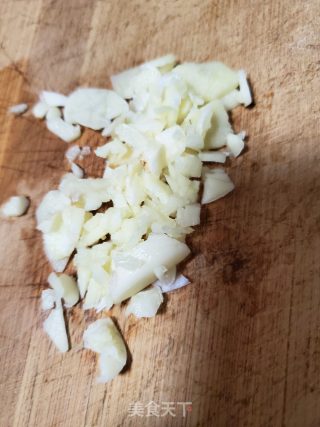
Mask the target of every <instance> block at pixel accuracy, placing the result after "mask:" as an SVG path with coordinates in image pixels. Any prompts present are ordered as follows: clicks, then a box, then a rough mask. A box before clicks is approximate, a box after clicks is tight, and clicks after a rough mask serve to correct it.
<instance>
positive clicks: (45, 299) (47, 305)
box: [41, 289, 57, 310]
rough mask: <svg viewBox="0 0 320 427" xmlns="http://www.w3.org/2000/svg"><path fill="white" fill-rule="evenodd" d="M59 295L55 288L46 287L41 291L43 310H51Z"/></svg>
mask: <svg viewBox="0 0 320 427" xmlns="http://www.w3.org/2000/svg"><path fill="white" fill-rule="evenodd" d="M56 299H57V296H56V293H55V291H54V290H53V289H45V290H43V291H42V292H41V307H42V310H51V308H53V307H54V304H55V302H56Z"/></svg>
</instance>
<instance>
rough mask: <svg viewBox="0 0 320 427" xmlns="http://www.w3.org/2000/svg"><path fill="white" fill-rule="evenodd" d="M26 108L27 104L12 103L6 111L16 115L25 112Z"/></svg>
mask: <svg viewBox="0 0 320 427" xmlns="http://www.w3.org/2000/svg"><path fill="white" fill-rule="evenodd" d="M27 109H28V104H17V105H12V106H11V107H10V108H9V110H8V111H9V113H11V114H15V115H16V116H19V115H20V114H23V113H25V112H26V111H27Z"/></svg>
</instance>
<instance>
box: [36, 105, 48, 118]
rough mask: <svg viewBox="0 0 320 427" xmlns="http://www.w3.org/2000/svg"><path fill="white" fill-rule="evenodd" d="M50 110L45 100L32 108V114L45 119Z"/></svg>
mask: <svg viewBox="0 0 320 427" xmlns="http://www.w3.org/2000/svg"><path fill="white" fill-rule="evenodd" d="M48 110H49V105H48V104H46V103H45V102H43V101H39V102H37V103H36V104H35V105H34V106H33V108H32V114H33V115H34V117H35V118H36V119H44V118H45V116H46V114H47V112H48Z"/></svg>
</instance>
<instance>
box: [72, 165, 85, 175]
mask: <svg viewBox="0 0 320 427" xmlns="http://www.w3.org/2000/svg"><path fill="white" fill-rule="evenodd" d="M71 170H72V173H73V175H74V176H76V177H77V178H83V177H84V172H83V169H82V168H81V167H80V166H78V165H77V164H76V163H73V162H71Z"/></svg>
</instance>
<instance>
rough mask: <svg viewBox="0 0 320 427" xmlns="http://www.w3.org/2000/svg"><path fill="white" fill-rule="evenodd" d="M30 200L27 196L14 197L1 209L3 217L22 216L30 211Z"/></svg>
mask: <svg viewBox="0 0 320 427" xmlns="http://www.w3.org/2000/svg"><path fill="white" fill-rule="evenodd" d="M29 205H30V200H29V199H28V198H27V197H26V196H13V197H10V199H9V200H7V201H6V202H5V203H4V204H3V205H2V206H1V209H0V212H1V214H2V215H3V216H6V217H10V216H21V215H23V214H24V213H26V211H27V210H28V208H29Z"/></svg>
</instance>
